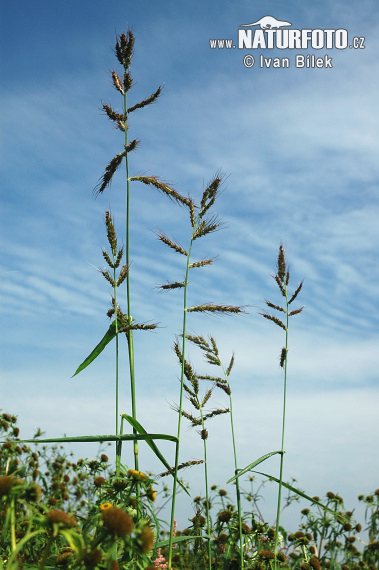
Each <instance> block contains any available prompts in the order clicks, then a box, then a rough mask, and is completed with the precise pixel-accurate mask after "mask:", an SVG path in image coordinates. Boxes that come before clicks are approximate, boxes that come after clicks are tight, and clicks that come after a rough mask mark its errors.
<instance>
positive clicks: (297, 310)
mask: <svg viewBox="0 0 379 570" xmlns="http://www.w3.org/2000/svg"><path fill="white" fill-rule="evenodd" d="M303 309H304V307H300V309H295V310H294V311H291V312H290V313H288V316H289V317H292V315H298V314H299V313H301V311H302V310H303Z"/></svg>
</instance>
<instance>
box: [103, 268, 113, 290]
mask: <svg viewBox="0 0 379 570" xmlns="http://www.w3.org/2000/svg"><path fill="white" fill-rule="evenodd" d="M99 271H100V273H101V274H102V276H103V277H105V279H106V280H107V281H108V283H110V284H111V285H112V287H114V286H115V282H114V280H113V279H112V277H111V276H110V275H109V272H108V271H103V270H102V269H99Z"/></svg>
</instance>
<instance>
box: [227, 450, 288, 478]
mask: <svg viewBox="0 0 379 570" xmlns="http://www.w3.org/2000/svg"><path fill="white" fill-rule="evenodd" d="M278 453H279V454H280V453H282V452H281V451H270V453H266V455H262V457H260V458H259V459H256V460H255V461H253V463H250V465H248V466H247V467H245V468H244V469H241V471H239V472H238V474H237V475H234V477H232V478H231V479H229V481H227V482H226V483H230V482H231V481H234V479H237V477H241V475H244V474H245V473H246V472H247V471H250V470H251V469H253V467H256V466H257V465H259V464H260V463H262V462H263V461H266V459H268V458H269V457H272V456H273V455H277V454H278Z"/></svg>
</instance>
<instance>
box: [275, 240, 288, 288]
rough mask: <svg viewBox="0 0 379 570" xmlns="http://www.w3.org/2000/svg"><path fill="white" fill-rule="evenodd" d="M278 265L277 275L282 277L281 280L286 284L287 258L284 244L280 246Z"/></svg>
mask: <svg viewBox="0 0 379 570" xmlns="http://www.w3.org/2000/svg"><path fill="white" fill-rule="evenodd" d="M277 266H278V271H277V276H278V278H279V279H280V281H281V282H282V283H283V284H284V282H285V278H286V258H285V253H284V247H283V245H282V244H280V246H279V254H278V261H277Z"/></svg>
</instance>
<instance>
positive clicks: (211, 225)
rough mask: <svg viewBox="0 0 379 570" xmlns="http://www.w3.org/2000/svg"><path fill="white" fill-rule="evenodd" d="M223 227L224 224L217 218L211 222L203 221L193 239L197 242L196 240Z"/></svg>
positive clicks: (212, 218) (213, 217) (214, 217)
mask: <svg viewBox="0 0 379 570" xmlns="http://www.w3.org/2000/svg"><path fill="white" fill-rule="evenodd" d="M222 225H223V224H222V222H219V221H218V218H217V216H212V217H211V218H210V219H209V220H202V221H201V222H200V223H199V225H198V226H197V228H196V229H195V231H194V233H193V236H192V239H193V240H194V241H195V239H198V238H200V237H203V236H205V235H207V234H210V233H211V232H215V231H217V230H218V229H219V228H221V226H222Z"/></svg>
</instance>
